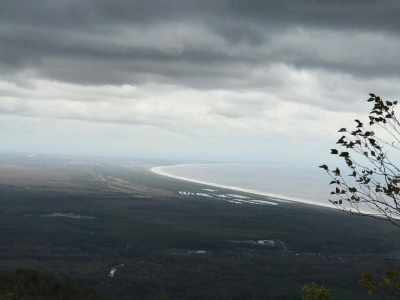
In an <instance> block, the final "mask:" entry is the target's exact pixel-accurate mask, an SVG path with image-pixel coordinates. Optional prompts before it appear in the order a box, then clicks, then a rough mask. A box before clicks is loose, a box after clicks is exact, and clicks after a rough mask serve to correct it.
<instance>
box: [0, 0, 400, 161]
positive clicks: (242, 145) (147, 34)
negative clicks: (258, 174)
mask: <svg viewBox="0 0 400 300" xmlns="http://www.w3.org/2000/svg"><path fill="white" fill-rule="evenodd" d="M399 14H400V2H399V1H397V0H396V1H372V0H371V1H369V0H346V1H317V0H314V1H311V0H293V1H286V0H279V1H278V0H271V1H261V0H253V1H249V0H240V1H239V0H218V1H215V0H213V1H211V0H202V1H192V0H158V1H155V0H131V1H127V0H119V1H107V0H84V1H82V0H79V1H78V0H69V1H61V0H47V1H43V0H35V1H22V0H10V1H9V0H5V1H1V3H0V41H1V42H0V139H1V149H0V150H1V151H7V152H10V151H11V152H13V151H17V152H29V153H31V152H32V153H42V152H46V153H72V154H88V155H108V156H132V157H134V156H145V157H162V158H174V159H177V158H178V159H182V160H213V161H220V160H228V161H238V162H239V161H240V162H242V161H254V162H257V161H259V162H290V163H293V162H296V163H314V162H315V163H316V164H319V163H321V162H325V161H326V160H327V159H330V155H329V153H330V150H329V149H330V148H332V147H333V146H334V145H335V142H336V140H337V138H338V133H337V131H338V129H340V128H342V127H352V126H354V124H355V123H354V121H353V120H354V119H356V118H359V119H360V120H367V115H368V113H369V111H370V110H371V105H370V103H368V102H367V101H366V100H367V99H368V98H369V96H368V93H371V92H372V93H375V94H377V95H380V96H381V97H383V98H384V99H385V100H397V99H398V96H399V95H400V84H399V76H400V72H399V67H400V55H399V53H400V38H399V37H400V18H399V17H398V16H399Z"/></svg>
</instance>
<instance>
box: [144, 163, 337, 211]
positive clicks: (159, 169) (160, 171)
mask: <svg viewBox="0 0 400 300" xmlns="http://www.w3.org/2000/svg"><path fill="white" fill-rule="evenodd" d="M168 167H171V166H157V167H153V168H151V172H153V173H155V174H158V175H162V176H167V177H170V178H174V179H178V180H184V181H189V182H193V183H199V184H204V185H208V186H213V187H218V188H223V189H230V190H233V191H238V192H243V193H248V194H253V195H259V196H265V197H268V198H271V200H274V201H278V202H297V203H303V204H310V205H316V206H322V207H328V208H335V207H334V206H333V205H332V204H330V203H318V202H314V201H309V200H304V199H299V198H293V197H287V196H283V195H276V194H272V193H265V192H261V191H257V190H251V189H246V188H241V187H237V186H230V185H223V184H217V183H213V182H208V181H201V180H196V179H192V178H188V177H183V176H176V175H173V174H170V173H168V172H167V171H166V170H165V169H166V168H168Z"/></svg>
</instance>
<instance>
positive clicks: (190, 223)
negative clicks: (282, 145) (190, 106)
mask: <svg viewBox="0 0 400 300" xmlns="http://www.w3.org/2000/svg"><path fill="white" fill-rule="evenodd" d="M157 163H158V164H159V163H160V162H156V163H154V162H151V161H147V160H140V159H138V160H135V162H130V161H128V160H126V161H124V160H112V159H101V160H100V159H98V160H96V159H94V160H93V159H85V158H63V157H60V156H43V155H42V156H34V157H33V156H27V155H22V154H21V155H11V154H3V155H2V156H1V158H0V240H1V243H0V269H1V270H3V271H7V270H13V269H16V268H34V269H39V270H44V271H47V272H50V273H53V274H55V275H57V276H62V277H68V278H71V279H73V280H74V281H76V282H78V283H83V284H88V285H90V286H92V287H94V288H95V289H97V290H98V291H100V292H101V293H103V294H105V295H108V296H110V297H112V298H114V299H121V300H122V299H157V297H158V296H160V295H162V294H163V293H164V294H167V295H168V297H169V299H299V298H300V297H301V291H300V289H301V287H302V286H303V285H304V284H306V283H311V282H312V281H314V280H315V281H317V283H318V284H324V285H325V286H326V287H328V288H329V289H331V291H332V294H333V295H334V296H335V298H337V299H365V297H366V295H367V294H366V291H364V290H363V289H362V288H361V287H360V286H359V284H358V280H359V275H360V273H361V272H365V273H371V274H373V273H375V271H377V270H378V269H381V270H385V269H388V268H390V267H394V266H395V265H397V264H398V261H399V259H400V251H399V250H400V240H399V239H398V229H397V228H394V227H393V226H392V225H390V224H388V223H387V222H383V221H379V220H374V219H369V218H360V217H355V216H348V215H346V214H344V213H341V212H339V211H337V210H334V209H328V208H323V207H317V206H311V205H305V204H299V203H290V202H279V204H278V205H262V206H260V205H253V204H246V203H242V204H240V205H239V204H237V203H232V202H229V201H220V200H216V199H213V198H210V197H204V194H205V191H207V190H211V189H214V188H213V187H209V186H204V185H200V184H195V183H190V182H184V181H179V180H175V179H171V178H167V177H163V176H160V175H156V174H154V173H151V172H150V168H151V167H152V166H154V165H156V164H157ZM182 191H184V192H182ZM218 193H219V194H230V195H232V194H235V195H239V196H241V197H253V196H254V195H248V194H245V193H239V192H234V191H229V190H223V189H219V190H218ZM243 199H245V198H243ZM258 199H260V200H262V201H267V202H268V201H270V199H268V198H267V197H258Z"/></svg>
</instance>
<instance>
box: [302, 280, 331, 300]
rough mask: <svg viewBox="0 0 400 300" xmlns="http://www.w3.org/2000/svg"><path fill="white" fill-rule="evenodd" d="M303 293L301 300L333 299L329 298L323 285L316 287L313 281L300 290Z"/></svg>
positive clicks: (328, 291)
mask: <svg viewBox="0 0 400 300" xmlns="http://www.w3.org/2000/svg"><path fill="white" fill-rule="evenodd" d="M301 290H302V292H303V297H302V299H303V300H332V299H333V297H332V296H331V292H330V290H327V289H325V287H324V286H323V285H321V286H319V287H318V286H317V284H316V283H315V281H314V282H313V283H312V284H310V285H308V284H306V285H304V286H303V287H302V288H301Z"/></svg>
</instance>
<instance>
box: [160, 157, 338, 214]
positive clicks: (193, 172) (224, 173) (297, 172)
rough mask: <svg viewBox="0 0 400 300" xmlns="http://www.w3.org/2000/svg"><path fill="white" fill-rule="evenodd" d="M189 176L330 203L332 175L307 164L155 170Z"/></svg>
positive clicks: (209, 165) (191, 167)
mask: <svg viewBox="0 0 400 300" xmlns="http://www.w3.org/2000/svg"><path fill="white" fill-rule="evenodd" d="M154 171H156V172H158V173H162V174H163V175H171V176H175V177H180V178H186V180H193V181H201V182H206V183H210V184H216V185H222V186H229V187H233V188H235V187H236V188H238V189H242V190H252V191H255V192H259V193H260V194H268V195H272V196H277V197H281V198H283V199H291V200H296V201H300V202H305V203H314V204H317V205H327V206H331V204H330V202H329V199H330V198H331V199H332V200H336V199H333V198H332V197H330V192H331V190H332V186H330V185H329V182H330V180H331V179H330V177H329V176H328V175H327V174H326V172H325V171H324V170H322V169H320V168H318V166H314V165H305V164H185V165H177V166H167V167H161V168H156V170H154Z"/></svg>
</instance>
